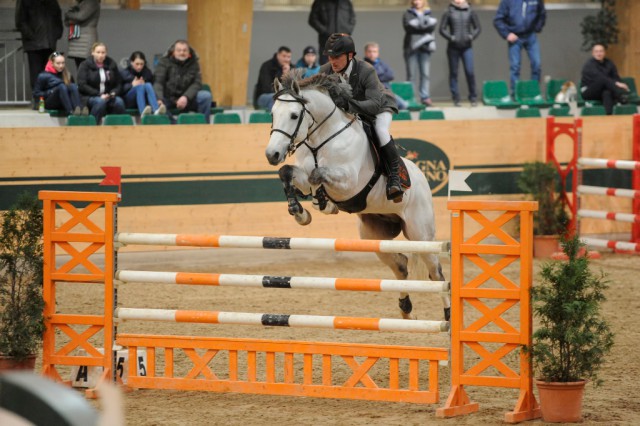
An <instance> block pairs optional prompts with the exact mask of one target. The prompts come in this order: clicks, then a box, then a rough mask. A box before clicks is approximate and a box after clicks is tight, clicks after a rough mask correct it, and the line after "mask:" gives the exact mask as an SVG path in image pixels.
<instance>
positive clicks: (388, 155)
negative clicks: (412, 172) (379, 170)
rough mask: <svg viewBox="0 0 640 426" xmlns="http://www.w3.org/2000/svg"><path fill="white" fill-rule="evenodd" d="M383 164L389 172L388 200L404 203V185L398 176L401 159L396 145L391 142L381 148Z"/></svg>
mask: <svg viewBox="0 0 640 426" xmlns="http://www.w3.org/2000/svg"><path fill="white" fill-rule="evenodd" d="M380 154H382V155H381V157H382V162H383V164H384V167H385V169H386V171H387V200H393V202H394V203H399V202H400V201H402V195H403V191H402V185H401V184H400V177H399V176H398V167H400V161H402V160H401V159H400V157H399V156H398V151H397V150H396V143H395V141H394V140H393V138H391V140H390V141H389V142H388V143H387V144H386V145H384V146H383V147H382V148H380Z"/></svg>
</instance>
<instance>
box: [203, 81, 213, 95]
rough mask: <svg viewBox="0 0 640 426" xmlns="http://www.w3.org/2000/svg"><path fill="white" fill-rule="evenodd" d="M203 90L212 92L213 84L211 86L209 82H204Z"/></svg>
mask: <svg viewBox="0 0 640 426" xmlns="http://www.w3.org/2000/svg"><path fill="white" fill-rule="evenodd" d="M202 90H205V91H207V92H209V93H211V86H209V85H208V84H207V83H202Z"/></svg>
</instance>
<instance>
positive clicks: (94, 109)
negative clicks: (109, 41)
mask: <svg viewBox="0 0 640 426" xmlns="http://www.w3.org/2000/svg"><path fill="white" fill-rule="evenodd" d="M78 88H79V89H80V95H82V97H83V100H84V102H85V103H86V105H87V106H88V107H89V109H90V110H91V115H93V116H94V117H95V118H96V123H98V124H100V122H101V121H102V117H104V116H105V114H124V113H125V112H126V111H125V108H124V101H123V100H122V98H121V97H120V96H119V95H120V93H121V91H122V84H121V80H120V72H119V71H118V66H117V65H116V62H115V61H114V60H113V59H111V58H110V57H108V56H107V46H106V45H105V44H104V43H101V42H96V43H94V44H93V46H92V47H91V56H90V57H89V58H87V59H86V60H85V61H83V62H82V63H81V64H80V68H79V69H78Z"/></svg>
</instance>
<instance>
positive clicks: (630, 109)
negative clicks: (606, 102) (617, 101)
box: [613, 104, 638, 115]
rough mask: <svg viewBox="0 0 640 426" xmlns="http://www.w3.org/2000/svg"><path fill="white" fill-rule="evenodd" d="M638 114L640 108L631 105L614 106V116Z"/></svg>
mask: <svg viewBox="0 0 640 426" xmlns="http://www.w3.org/2000/svg"><path fill="white" fill-rule="evenodd" d="M637 113H638V107H637V106H635V105H631V104H626V105H614V107H613V115H633V114H637Z"/></svg>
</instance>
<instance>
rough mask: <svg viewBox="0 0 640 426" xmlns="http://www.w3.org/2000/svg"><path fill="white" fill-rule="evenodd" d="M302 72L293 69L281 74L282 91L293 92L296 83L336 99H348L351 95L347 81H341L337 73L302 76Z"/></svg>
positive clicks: (302, 87) (303, 87)
mask: <svg viewBox="0 0 640 426" xmlns="http://www.w3.org/2000/svg"><path fill="white" fill-rule="evenodd" d="M303 74H304V70H301V69H294V70H291V71H289V72H288V73H287V74H285V75H283V76H282V80H281V82H282V87H283V91H286V92H288V93H290V94H294V93H295V88H294V85H295V84H297V85H298V87H299V88H300V89H304V90H317V91H320V92H323V93H325V94H327V95H329V96H331V98H332V99H336V97H343V98H346V99H350V98H351V97H352V94H351V93H352V91H351V86H350V85H349V84H348V83H342V82H341V81H340V77H338V75H337V74H323V73H319V74H316V75H313V76H311V77H308V78H302V75H303Z"/></svg>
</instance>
